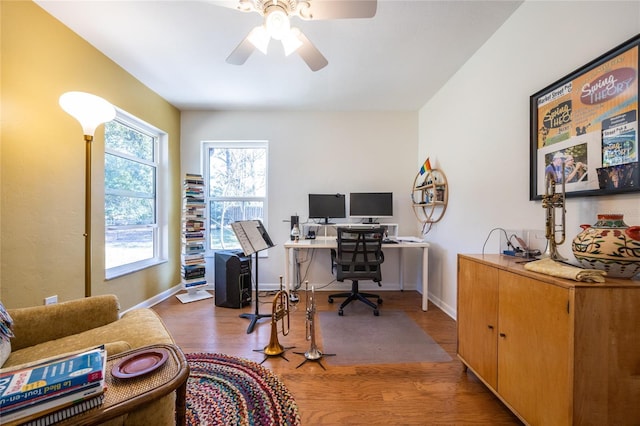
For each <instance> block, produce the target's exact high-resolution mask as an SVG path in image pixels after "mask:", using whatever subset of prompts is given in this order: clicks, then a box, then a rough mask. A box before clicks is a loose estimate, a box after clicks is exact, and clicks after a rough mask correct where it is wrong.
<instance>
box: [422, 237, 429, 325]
mask: <svg viewBox="0 0 640 426" xmlns="http://www.w3.org/2000/svg"><path fill="white" fill-rule="evenodd" d="M428 307H429V248H428V247H423V248H422V310H423V311H425V312H426V311H427V309H428Z"/></svg>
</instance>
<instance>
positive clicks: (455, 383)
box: [153, 291, 521, 425]
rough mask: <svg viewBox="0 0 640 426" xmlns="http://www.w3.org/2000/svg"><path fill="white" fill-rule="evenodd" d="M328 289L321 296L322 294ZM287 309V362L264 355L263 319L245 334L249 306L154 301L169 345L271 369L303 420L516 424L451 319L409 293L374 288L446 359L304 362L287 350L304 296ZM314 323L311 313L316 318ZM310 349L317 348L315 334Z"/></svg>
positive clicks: (297, 332)
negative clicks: (473, 367)
mask: <svg viewBox="0 0 640 426" xmlns="http://www.w3.org/2000/svg"><path fill="white" fill-rule="evenodd" d="M326 294H328V293H326ZM299 296H300V300H301V302H300V303H298V304H296V305H291V307H290V311H291V312H290V321H289V322H290V332H289V335H288V336H282V335H281V334H279V335H278V341H279V342H280V344H282V345H283V346H288V345H297V346H298V347H296V348H294V349H289V350H287V351H286V352H285V354H284V355H285V356H286V358H288V359H289V362H287V361H285V360H284V359H282V358H279V357H270V358H268V359H266V360H264V359H265V356H264V355H263V354H262V353H260V352H256V351H254V350H256V349H258V350H261V349H263V348H264V347H265V346H266V345H267V344H268V343H269V340H270V337H271V325H270V321H269V319H261V320H260V321H259V322H258V325H257V326H256V327H255V330H254V332H253V333H251V334H247V327H248V325H249V320H247V319H244V318H239V315H240V314H241V313H254V312H255V306H254V305H252V306H247V307H244V308H242V309H231V308H221V307H216V306H215V305H214V301H213V299H206V300H201V301H198V302H192V303H187V304H182V303H181V302H180V301H179V300H178V299H177V298H175V297H170V298H169V299H167V300H165V301H163V302H161V303H159V304H157V305H156V306H154V308H153V309H155V311H156V312H158V314H159V315H160V316H161V317H162V319H163V321H164V322H165V324H166V325H167V328H168V329H169V330H170V332H171V333H172V334H173V336H174V338H175V340H176V342H177V344H178V345H179V346H180V347H181V348H182V350H183V351H184V352H185V353H191V352H216V353H224V354H227V355H234V356H239V357H243V358H247V359H251V360H253V361H256V362H261V361H263V360H264V363H263V365H264V366H265V367H267V368H269V369H271V370H272V371H273V372H274V373H276V374H277V375H278V376H279V377H280V379H281V380H282V381H283V383H284V384H285V385H286V386H287V388H288V389H289V390H290V392H291V393H292V395H293V396H294V398H295V400H296V402H297V404H298V408H299V411H300V417H301V419H302V424H303V425H376V424H385V425H390V424H392V425H435V424H438V425H489V424H490V425H520V424H521V423H520V421H519V420H518V419H517V418H516V417H515V416H513V414H511V412H510V411H509V410H508V409H507V408H506V407H505V406H504V405H503V404H502V403H501V402H500V401H499V400H498V399H497V398H496V397H495V396H494V395H493V394H492V393H491V392H490V391H489V390H487V388H486V387H485V386H484V385H483V384H482V383H481V382H480V381H479V380H478V379H477V378H476V377H475V376H474V375H473V373H471V372H470V371H468V372H465V371H463V368H462V363H461V362H460V361H459V360H458V359H457V358H456V323H455V321H454V320H452V319H451V318H450V317H449V316H447V315H446V314H445V313H444V312H442V311H441V310H440V309H438V308H437V307H435V306H434V305H432V304H429V310H428V311H427V312H423V311H422V310H421V300H422V296H421V295H420V294H419V293H417V292H415V291H389V292H382V294H381V296H382V297H383V298H384V304H383V305H382V306H381V311H382V312H381V315H384V310H385V309H390V310H391V309H393V310H403V311H404V312H405V313H406V314H407V315H408V316H409V317H410V318H412V319H413V320H414V321H415V322H416V323H417V324H418V325H419V326H420V327H421V328H422V329H423V330H424V331H425V332H426V333H428V334H429V335H430V336H431V337H432V338H433V339H434V340H435V341H436V342H437V343H438V344H439V345H440V346H441V347H442V348H443V349H444V350H445V351H446V352H447V353H448V354H449V355H450V356H451V357H452V358H453V360H452V361H451V362H443V363H415V364H386V365H360V366H329V365H327V363H326V361H324V362H323V364H324V366H325V367H326V370H323V369H322V367H321V366H320V365H319V364H318V363H317V362H306V363H305V364H304V365H302V366H301V367H300V368H296V367H297V366H298V365H299V364H300V363H301V362H302V361H304V357H303V356H302V355H297V354H295V353H294V351H298V352H305V351H307V350H308V349H309V342H308V341H306V339H305V335H306V329H305V319H306V312H305V311H306V306H305V293H304V291H302V292H299ZM259 299H260V304H259V305H258V306H259V308H258V309H259V312H260V313H265V314H266V313H271V306H272V304H271V302H272V300H273V295H271V294H261V297H260V298H259ZM316 301H317V306H316V310H317V311H318V312H320V311H333V312H335V313H336V315H338V314H337V306H336V304H333V305H331V304H329V303H328V302H327V298H326V297H325V295H324V294H323V292H316ZM316 320H317V316H316ZM316 338H317V340H318V346H319V347H320V348H321V349H322V348H323V346H322V342H321V340H320V338H319V337H316Z"/></svg>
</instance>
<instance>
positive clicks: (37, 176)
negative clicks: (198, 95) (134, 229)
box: [0, 0, 181, 309]
mask: <svg viewBox="0 0 640 426" xmlns="http://www.w3.org/2000/svg"><path fill="white" fill-rule="evenodd" d="M0 19H1V21H0V22H1V32H2V34H1V36H0V41H1V42H2V47H1V56H0V57H1V63H0V65H1V70H0V78H1V80H0V81H1V84H0V96H1V101H2V104H1V112H0V114H1V126H2V128H1V132H0V133H1V134H0V166H1V168H0V219H1V220H0V262H1V263H0V265H1V269H0V298H1V299H2V301H3V303H4V304H5V305H6V306H7V307H9V308H16V307H23V306H31V305H41V304H42V303H43V299H44V298H45V297H48V296H51V295H54V294H57V295H58V299H59V301H64V300H69V299H74V298H79V297H83V296H84V237H83V232H84V155H85V145H84V143H85V142H84V140H83V136H82V129H81V128H80V125H79V124H78V122H77V121H76V120H75V119H73V118H72V117H71V116H69V115H68V114H66V113H65V112H64V111H62V109H61V108H60V107H59V106H58V98H59V96H60V95H61V94H62V93H64V92H67V91H71V90H78V91H84V92H89V93H93V94H95V95H98V96H101V97H103V98H105V99H107V100H108V101H110V102H111V103H113V104H114V105H116V106H117V107H119V108H122V109H123V110H125V111H127V112H129V113H131V114H133V115H135V116H137V117H139V118H141V119H142V120H144V121H146V122H148V123H149V124H151V125H153V126H156V127H158V128H160V129H162V130H164V131H166V132H167V133H168V134H169V148H168V151H169V167H170V174H169V176H168V177H167V188H168V191H169V194H167V195H168V201H169V212H168V219H169V240H170V245H169V261H168V262H167V263H164V264H162V265H159V266H156V267H152V268H148V269H146V270H144V271H141V272H137V273H133V274H129V275H126V276H124V277H120V278H117V279H114V280H110V281H105V279H104V245H103V243H104V191H103V176H104V175H103V173H104V160H103V153H104V145H103V144H104V138H103V126H100V127H99V128H98V130H97V132H96V135H95V140H94V145H93V163H92V168H93V173H92V176H93V183H92V193H93V207H92V222H93V226H92V235H93V262H92V264H93V277H92V294H94V295H96V294H105V293H115V294H117V295H118V297H119V298H120V301H121V305H122V308H123V309H126V308H128V307H131V306H133V305H136V304H138V303H140V302H142V301H144V300H146V299H148V298H151V297H153V296H155V295H157V294H158V293H160V292H162V291H164V290H167V289H169V288H170V287H172V286H174V285H176V284H177V283H179V280H180V277H179V249H180V246H179V244H180V234H179V223H180V189H181V185H180V176H179V173H180V112H179V110H178V109H176V108H175V107H173V106H172V105H170V104H169V103H168V102H166V101H165V100H164V99H162V98H161V97H160V96H158V95H157V94H156V93H154V92H152V91H151V90H149V89H148V88H147V87H145V86H144V85H143V84H142V83H140V82H139V81H137V80H136V79H135V78H133V77H132V76H131V75H130V74H128V73H127V72H125V71H124V70H123V69H122V68H120V67H119V66H118V65H116V64H115V63H114V62H112V61H111V60H110V59H108V58H107V57H106V56H104V55H103V54H102V53H100V52H99V51H98V50H96V49H95V48H93V47H92V46H91V45H90V44H89V43H87V42H86V41H84V40H83V39H81V38H80V37H78V36H77V35H76V34H75V33H74V32H72V31H71V30H70V29H68V28H67V27H65V26H64V25H62V24H61V23H60V22H59V21H57V20H56V19H55V18H53V17H52V16H50V15H49V14H48V13H46V12H45V11H44V10H43V9H41V8H40V7H39V6H37V5H36V4H35V3H32V2H30V1H4V0H2V1H0ZM100 24H101V25H102V24H104V23H100Z"/></svg>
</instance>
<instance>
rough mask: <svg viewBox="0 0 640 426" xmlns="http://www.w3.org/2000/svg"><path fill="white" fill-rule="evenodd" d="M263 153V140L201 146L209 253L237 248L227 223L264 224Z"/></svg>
mask: <svg viewBox="0 0 640 426" xmlns="http://www.w3.org/2000/svg"><path fill="white" fill-rule="evenodd" d="M267 154H268V143H267V142H266V141H216V142H205V143H204V144H203V159H204V169H205V173H204V175H205V184H206V186H207V189H208V191H207V200H206V201H207V205H208V216H209V224H210V226H209V243H208V249H209V250H230V249H239V248H240V244H239V243H238V240H237V239H236V237H235V234H234V233H233V230H232V229H231V223H233V222H235V221H239V220H255V219H259V220H261V221H263V222H266V219H267V218H266V211H267V165H268V161H267V158H268V155H267ZM265 225H266V223H265Z"/></svg>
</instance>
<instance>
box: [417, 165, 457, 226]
mask: <svg viewBox="0 0 640 426" xmlns="http://www.w3.org/2000/svg"><path fill="white" fill-rule="evenodd" d="M411 200H412V207H413V212H414V213H415V215H416V218H418V220H419V221H420V222H421V223H423V224H424V223H429V224H432V223H436V222H438V221H439V220H440V219H442V216H444V212H445V211H446V210H447V204H449V185H448V184H447V177H446V176H445V174H444V172H443V171H442V170H438V169H430V170H427V171H426V172H425V173H424V175H423V174H420V173H418V174H417V175H416V178H415V180H414V181H413V186H412V187H411Z"/></svg>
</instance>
